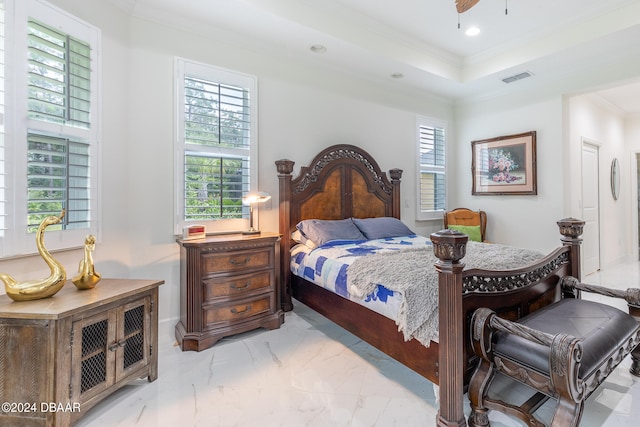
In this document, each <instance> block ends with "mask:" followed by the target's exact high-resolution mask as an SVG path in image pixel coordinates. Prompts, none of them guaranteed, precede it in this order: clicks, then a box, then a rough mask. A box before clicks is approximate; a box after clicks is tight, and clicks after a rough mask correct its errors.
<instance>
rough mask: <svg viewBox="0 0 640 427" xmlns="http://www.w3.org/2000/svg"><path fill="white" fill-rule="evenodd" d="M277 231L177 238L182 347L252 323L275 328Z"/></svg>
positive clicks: (204, 344)
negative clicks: (186, 238)
mask: <svg viewBox="0 0 640 427" xmlns="http://www.w3.org/2000/svg"><path fill="white" fill-rule="evenodd" d="M279 239H280V235H279V234H275V233H265V232H263V233H262V234H259V235H253V236H252V235H247V236H245V235H241V234H233V235H224V236H215V237H207V238H205V239H198V240H184V241H183V240H181V239H178V243H179V244H180V277H181V279H180V321H179V322H178V324H177V325H176V339H177V340H178V343H179V344H180V347H181V348H182V350H183V351H185V350H196V351H201V350H204V349H206V348H209V347H211V346H212V345H214V344H215V343H216V342H217V341H218V340H219V339H221V338H223V337H226V336H229V335H234V334H237V333H240V332H245V331H249V330H252V329H256V328H260V327H263V328H267V329H277V328H279V327H280V325H282V323H283V322H284V312H283V311H282V309H281V308H280V284H279V283H280V277H279V276H280V275H279V263H278V256H279V255H278V253H279V245H278V244H277V242H278V241H279Z"/></svg>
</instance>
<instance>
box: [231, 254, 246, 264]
mask: <svg viewBox="0 0 640 427" xmlns="http://www.w3.org/2000/svg"><path fill="white" fill-rule="evenodd" d="M249 261H251V257H250V256H247V257H245V259H244V260H242V261H238V260H237V259H233V258H232V259H230V260H229V262H230V263H231V264H233V265H245V264H246V263H248V262H249Z"/></svg>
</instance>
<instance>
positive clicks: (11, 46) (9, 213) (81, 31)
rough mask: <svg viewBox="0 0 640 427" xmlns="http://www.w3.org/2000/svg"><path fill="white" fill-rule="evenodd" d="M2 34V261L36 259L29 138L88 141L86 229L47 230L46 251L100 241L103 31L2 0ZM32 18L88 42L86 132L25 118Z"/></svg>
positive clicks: (46, 7)
mask: <svg viewBox="0 0 640 427" xmlns="http://www.w3.org/2000/svg"><path fill="white" fill-rule="evenodd" d="M4 5H5V18H6V21H7V22H6V23H5V25H6V31H5V37H6V38H5V40H4V41H5V47H6V53H7V55H6V63H5V75H6V78H5V82H4V83H5V85H6V87H5V89H6V91H7V93H6V98H5V102H6V104H5V106H6V116H5V119H6V120H5V131H6V135H10V138H7V141H12V142H13V143H11V142H7V141H5V142H6V144H5V147H4V149H5V153H4V155H5V159H6V162H7V163H8V167H7V168H6V170H5V177H6V182H5V186H6V190H7V191H6V192H5V198H4V199H5V200H4V201H5V205H6V211H5V212H4V214H5V215H6V216H5V218H6V222H5V225H6V228H5V230H3V231H4V235H3V236H1V237H0V258H7V257H14V256H23V255H31V254H34V253H36V245H35V244H34V241H35V234H34V233H33V232H28V229H27V203H28V201H27V179H26V177H27V151H28V144H27V136H28V134H29V133H42V134H48V135H51V136H56V137H61V138H69V139H74V140H83V141H88V143H89V150H90V164H89V168H90V177H89V188H88V191H89V194H90V200H89V210H90V214H89V224H90V225H89V227H83V228H77V229H65V230H48V232H47V235H46V247H47V249H48V250H50V251H51V250H64V249H72V248H78V247H82V245H83V244H84V239H85V237H86V235H87V234H93V235H95V236H96V238H97V240H98V241H100V235H101V219H100V218H101V212H100V207H101V201H100V195H101V191H100V185H101V184H100V182H101V179H100V178H101V177H100V160H99V159H100V155H101V153H100V152H101V130H100V129H101V126H100V122H101V106H100V100H101V82H100V80H101V75H100V70H101V69H102V67H101V62H100V58H101V54H100V52H101V48H102V46H101V31H100V30H99V29H98V28H97V27H95V26H93V25H91V24H89V23H87V22H85V21H83V20H81V19H79V18H78V17H76V16H74V15H72V14H70V13H68V12H66V11H64V10H62V9H60V8H58V7H56V6H54V5H51V4H49V3H48V2H46V1H44V0H20V1H15V0H4ZM30 18H32V19H35V20H37V21H39V22H42V23H44V24H46V25H48V26H51V27H54V28H56V29H57V30H60V31H62V32H64V33H65V34H68V35H70V36H72V37H75V38H77V39H80V40H83V41H86V42H88V43H89V45H90V46H91V56H90V57H91V78H90V91H91V95H90V103H91V110H90V123H91V125H90V127H89V129H83V128H79V127H75V126H69V125H62V124H59V123H48V122H44V121H41V120H36V119H33V118H30V117H28V114H29V105H28V91H29V88H28V73H27V72H26V70H27V61H28V55H27V48H28V44H27V34H28V31H27V27H28V20H29V19H30Z"/></svg>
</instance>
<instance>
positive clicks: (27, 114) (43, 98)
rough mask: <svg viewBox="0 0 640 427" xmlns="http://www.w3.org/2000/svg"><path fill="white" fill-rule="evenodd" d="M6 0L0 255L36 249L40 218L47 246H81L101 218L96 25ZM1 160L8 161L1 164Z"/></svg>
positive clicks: (29, 1)
mask: <svg viewBox="0 0 640 427" xmlns="http://www.w3.org/2000/svg"><path fill="white" fill-rule="evenodd" d="M3 1H4V4H5V5H7V4H10V5H11V8H7V9H6V10H8V11H10V14H11V19H10V22H11V24H12V28H11V29H10V30H9V31H7V32H6V33H4V34H5V36H6V35H7V34H9V35H10V36H11V39H10V40H9V41H8V43H7V55H6V58H7V62H6V64H7V72H6V75H5V76H6V78H7V81H11V83H10V86H8V87H10V88H11V93H10V94H9V93H7V97H6V99H5V100H6V101H7V106H8V109H7V111H8V113H11V114H12V117H11V119H10V120H7V124H8V126H9V124H11V129H8V130H7V133H10V134H11V136H12V137H11V138H10V139H7V141H6V142H5V146H4V147H3V151H4V154H5V156H7V157H5V159H7V163H8V165H10V170H8V171H7V172H6V175H5V178H6V181H7V182H9V184H8V185H7V188H8V189H9V191H7V192H5V193H8V192H11V194H4V195H3V197H2V202H3V203H4V207H5V211H4V213H5V215H6V216H5V217H4V218H5V234H4V239H5V241H4V242H3V243H4V245H3V248H4V250H3V251H2V253H0V256H15V255H21V254H30V253H34V252H35V250H36V247H35V242H34V233H35V231H36V229H37V227H38V225H39V224H40V222H41V221H42V219H43V218H45V217H46V216H49V215H56V216H57V215H60V212H61V211H62V210H63V209H64V210H65V216H64V218H63V222H62V224H59V225H56V226H51V227H49V228H47V248H48V249H49V250H56V249H66V248H72V247H81V246H82V245H83V243H84V238H85V236H86V235H87V234H94V235H96V236H97V237H98V239H99V237H100V226H99V211H98V208H99V192H98V189H99V184H98V178H99V171H98V165H99V162H98V155H99V129H100V126H99V117H100V115H99V101H98V94H99V90H98V87H99V83H98V82H99V70H100V65H99V49H100V31H99V30H98V29H97V28H95V27H93V26H91V25H89V24H87V23H85V22H83V21H81V20H79V19H77V18H76V17H74V16H72V15H71V14H69V13H67V12H65V11H64V10H62V9H59V8H57V7H55V6H53V5H51V4H49V3H48V2H46V1H44V0H20V1H16V0H3ZM5 166H6V165H5Z"/></svg>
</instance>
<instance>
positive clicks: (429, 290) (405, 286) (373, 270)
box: [347, 241, 544, 346]
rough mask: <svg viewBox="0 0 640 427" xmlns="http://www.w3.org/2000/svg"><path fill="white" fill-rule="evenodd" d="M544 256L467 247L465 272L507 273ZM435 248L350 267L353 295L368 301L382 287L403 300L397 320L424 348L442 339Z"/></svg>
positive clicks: (373, 258) (385, 255)
mask: <svg viewBox="0 0 640 427" xmlns="http://www.w3.org/2000/svg"><path fill="white" fill-rule="evenodd" d="M543 256H544V254H542V253H540V252H538V251H533V250H530V249H521V248H514V247H511V246H505V245H498V244H488V243H478V242H472V241H470V242H468V243H467V251H466V255H465V257H464V258H463V259H462V261H461V262H462V263H464V264H465V269H472V268H480V269H483V270H507V269H513V268H519V267H525V266H527V265H529V264H532V263H533V262H534V261H536V260H538V259H540V258H542V257H543ZM436 261H437V258H436V256H435V255H434V254H433V248H432V247H431V246H429V247H426V248H425V247H422V248H418V249H416V248H411V249H406V250H402V251H398V252H391V253H381V254H376V255H370V256H366V257H362V258H358V259H356V260H355V261H354V262H353V264H351V265H350V266H349V269H348V272H347V285H348V287H349V292H351V293H352V294H354V295H358V296H360V297H365V296H366V295H369V294H371V293H372V292H374V291H375V289H376V286H377V285H378V284H381V285H384V287H386V288H387V289H390V290H392V291H394V292H399V293H401V294H402V295H403V301H402V303H401V305H400V312H399V313H398V317H397V319H396V324H397V325H398V330H399V331H401V332H402V333H403V335H404V339H405V340H406V341H409V340H410V339H411V338H415V339H417V340H418V341H419V342H420V343H422V344H423V345H425V346H429V343H430V342H431V341H432V340H433V341H437V340H438V274H437V272H436V269H435V267H434V264H435V263H436Z"/></svg>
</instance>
